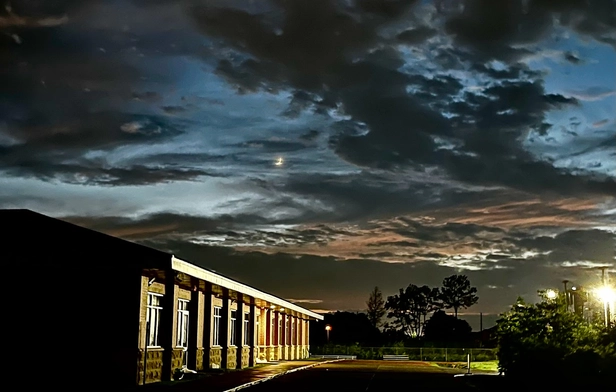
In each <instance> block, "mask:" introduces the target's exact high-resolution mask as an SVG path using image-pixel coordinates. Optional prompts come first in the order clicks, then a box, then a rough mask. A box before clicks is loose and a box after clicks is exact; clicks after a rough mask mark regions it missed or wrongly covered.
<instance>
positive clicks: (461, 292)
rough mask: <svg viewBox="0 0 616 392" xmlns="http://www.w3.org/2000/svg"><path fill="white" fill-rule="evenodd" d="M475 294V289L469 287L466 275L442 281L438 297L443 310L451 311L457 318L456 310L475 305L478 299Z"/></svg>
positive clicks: (453, 276)
mask: <svg viewBox="0 0 616 392" xmlns="http://www.w3.org/2000/svg"><path fill="white" fill-rule="evenodd" d="M475 293H477V288H475V287H471V282H470V281H469V280H468V277H467V276H466V275H451V276H450V277H448V278H445V279H443V287H441V290H440V295H439V297H440V299H441V301H442V302H443V306H444V307H445V309H453V311H454V315H455V317H456V318H458V309H466V308H469V307H471V306H473V305H474V304H476V303H477V301H478V300H479V297H477V296H476V295H475Z"/></svg>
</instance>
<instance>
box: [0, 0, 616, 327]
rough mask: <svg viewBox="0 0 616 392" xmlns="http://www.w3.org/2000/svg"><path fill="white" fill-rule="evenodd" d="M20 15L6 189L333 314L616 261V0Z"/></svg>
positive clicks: (2, 178) (2, 201)
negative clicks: (375, 300)
mask: <svg viewBox="0 0 616 392" xmlns="http://www.w3.org/2000/svg"><path fill="white" fill-rule="evenodd" d="M0 33H2V34H0V172H1V175H0V208H28V209H32V210H34V211H37V212H41V213H44V214H47V215H51V216H54V217H59V218H62V219H66V220H69V221H71V222H74V223H77V224H80V225H84V226H86V227H90V228H93V229H96V230H100V231H103V232H106V233H109V234H112V235H117V236H120V237H122V238H126V239H129V240H132V241H137V242H140V243H143V244H146V245H149V246H153V247H155V248H158V249H162V250H168V251H171V252H173V253H174V254H175V255H176V256H177V257H179V258H182V259H185V260H188V261H192V262H195V263H197V264H201V265H204V266H207V267H209V268H211V269H214V270H216V271H217V272H219V273H222V274H224V275H227V276H230V277H232V278H236V279H239V280H240V281H243V282H245V283H248V284H251V285H254V286H256V287H259V288H261V289H263V290H265V291H269V292H271V293H273V294H276V295H279V296H282V297H285V298H288V299H291V300H293V301H295V302H297V303H298V304H300V305H302V306H305V307H308V308H311V309H315V310H361V309H363V308H365V301H366V299H367V297H368V294H369V292H370V290H371V289H372V288H373V287H374V286H375V285H378V286H379V287H380V288H381V289H382V290H383V292H384V294H385V295H391V294H393V293H394V292H396V291H397V289H399V288H401V287H406V286H407V285H408V284H409V283H414V284H417V285H423V284H428V285H432V286H436V285H439V284H440V282H441V281H442V279H443V278H444V277H446V276H449V275H452V274H457V273H460V274H466V275H468V276H469V278H470V280H471V283H472V284H473V285H475V286H477V288H478V291H479V292H478V294H479V297H480V301H479V303H478V304H477V305H475V306H474V307H472V308H471V309H469V310H467V311H466V313H468V314H469V315H470V314H474V313H478V312H483V313H484V314H488V315H489V314H492V315H494V314H498V313H500V312H502V311H504V310H506V309H507V307H508V305H509V304H511V303H512V302H514V301H515V299H516V298H517V297H518V295H521V296H523V297H524V298H526V299H528V300H531V301H532V300H534V299H535V298H536V291H537V290H538V289H544V288H548V287H555V288H560V287H561V286H562V283H561V281H562V280H563V279H569V280H571V281H572V282H575V284H578V285H592V284H595V283H597V282H598V276H599V275H598V272H597V270H596V269H593V268H592V267H596V266H601V265H607V266H611V269H612V272H616V271H615V270H616V115H615V113H616V71H615V69H616V2H615V1H613V0H596V1H595V0H588V1H576V0H558V1H557V0H535V1H533V0H527V1H513V0H512V1H494V0H482V1H474V0H469V1H464V0H450V1H434V2H430V1H401V0H400V1H396V0H356V1H352V0H347V1H345V0H340V1H334V0H328V1H324V0H289V1H283V0H271V1H266V0H253V1H250V0H241V1H232V0H211V1H199V0H132V1H131V0H125V1H111V0H108V1H94V0H57V1H52V0H48V1H45V0H38V1H37V0H21V1H8V2H3V5H2V9H1V10H0ZM32 240H33V241H36V239H32ZM4 246H7V245H6V244H5V245H4ZM67 251H70V249H67ZM87 262H88V261H87V260H84V263H87ZM476 325H477V324H474V326H475V327H476Z"/></svg>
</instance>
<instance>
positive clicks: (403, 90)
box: [193, 1, 615, 193]
mask: <svg viewBox="0 0 616 392" xmlns="http://www.w3.org/2000/svg"><path fill="white" fill-rule="evenodd" d="M385 3H386V2H370V3H365V4H364V3H361V4H358V6H357V7H356V8H353V7H352V6H345V7H342V6H340V7H339V6H337V4H336V2H326V1H323V2H305V1H292V2H291V1H290V2H285V1H280V2H274V4H275V5H276V7H278V11H279V13H277V14H276V15H278V19H277V21H276V22H275V23H274V22H267V23H266V22H265V19H264V17H263V16H262V15H260V14H253V13H250V12H247V11H243V10H240V9H238V8H227V9H225V8H222V7H224V6H223V5H220V4H219V5H218V6H217V7H197V8H196V10H195V11H194V12H193V15H194V17H195V20H196V22H197V23H198V25H199V26H200V28H201V29H202V31H203V32H204V33H205V34H207V35H208V36H214V37H221V38H224V39H225V42H226V43H227V44H228V45H230V46H232V47H233V48H234V49H235V50H236V51H237V52H238V53H243V54H244V56H248V58H247V59H245V60H241V61H235V64H234V63H233V61H232V60H229V59H223V60H221V62H220V64H219V72H223V73H224V75H225V76H226V77H227V79H228V80H229V82H230V83H232V84H233V85H235V86H239V88H240V89H243V90H242V91H257V90H264V91H278V90H279V89H280V88H281V87H282V86H287V87H291V88H293V89H294V90H295V93H294V96H293V99H292V101H291V104H290V106H289V108H288V110H287V111H286V113H285V114H286V115H288V116H297V115H298V114H299V113H301V112H302V111H304V110H310V107H311V105H312V103H314V102H315V101H318V100H319V98H316V99H315V97H320V98H321V99H322V100H324V101H326V102H336V103H338V104H328V106H329V107H331V108H335V107H339V108H340V110H341V111H342V113H343V114H345V115H348V116H349V117H350V118H351V119H350V120H345V121H344V123H345V124H353V123H354V124H356V125H355V127H356V129H357V131H356V132H354V134H353V133H351V134H347V133H345V132H343V133H340V132H338V131H337V130H336V129H335V128H333V129H332V132H331V134H330V147H331V148H332V149H333V150H334V151H335V152H336V153H337V154H338V155H339V156H340V157H342V158H343V159H345V160H346V161H348V162H350V163H353V164H355V165H358V166H361V167H366V168H379V169H387V170H390V169H398V168H400V167H401V166H409V165H410V166H412V167H415V168H420V167H422V166H423V165H437V166H441V167H444V168H445V169H446V170H447V171H448V172H449V174H450V175H452V176H453V177H454V178H456V179H458V180H462V181H468V182H471V183H474V182H477V183H479V184H485V185H499V184H503V185H506V186H510V187H514V188H519V189H524V190H532V191H533V192H542V191H544V190H559V191H560V190H567V191H569V192H574V191H577V190H579V191H580V192H584V191H585V189H587V190H588V191H590V192H599V193H610V192H612V191H613V190H614V186H615V185H614V182H613V181H612V180H611V179H608V180H602V179H592V178H591V179H588V178H582V177H579V176H572V175H569V174H568V173H566V172H564V171H563V170H560V169H555V168H554V167H553V166H552V165H551V164H550V163H549V162H542V161H537V159H536V158H535V157H533V156H531V155H530V154H528V153H526V152H525V149H524V148H523V146H522V144H521V140H523V136H524V135H525V134H526V133H527V132H528V131H529V130H537V131H538V132H541V130H544V131H543V132H545V124H546V122H545V119H546V114H547V113H548V112H549V111H551V110H555V109H561V108H565V107H567V106H572V105H576V104H577V101H576V100H575V99H574V98H568V97H566V96H562V95H558V94H547V93H546V92H545V89H544V87H543V84H542V81H541V77H542V74H541V73H540V72H537V71H531V70H529V69H528V68H527V67H525V66H524V65H522V64H520V63H517V62H516V61H517V59H519V58H521V56H524V55H528V54H530V53H531V52H530V49H522V48H520V47H518V48H517V49H514V48H513V47H512V46H514V45H518V44H532V43H536V42H537V41H538V40H539V39H541V38H543V37H544V36H545V35H546V34H547V33H548V32H549V31H550V29H551V26H552V25H551V21H552V20H553V18H554V17H557V18H560V20H561V23H563V24H565V25H570V26H574V27H576V28H579V27H580V26H582V25H583V24H584V22H583V21H584V20H587V19H588V18H591V17H594V15H595V11H594V9H591V7H586V6H584V5H583V4H577V3H575V2H571V3H570V4H566V5H563V6H559V5H557V4H555V3H551V2H530V3H529V5H528V6H524V5H523V4H522V2H497V3H498V4H497V3H495V2H489V1H488V2H485V1H483V2H482V1H468V2H464V7H461V8H456V7H453V8H448V7H444V8H443V7H441V8H440V9H441V10H442V12H441V14H440V17H441V18H445V20H446V31H447V32H448V33H449V34H450V35H451V37H453V38H454V40H455V41H456V42H457V43H458V47H457V48H459V49H456V50H452V49H449V48H447V47H442V48H441V47H436V48H435V49H434V51H433V52H435V53H437V55H436V57H438V55H445V54H447V55H449V56H452V57H453V59H455V61H457V62H458V63H459V64H468V65H469V66H470V67H471V68H472V69H474V70H477V71H479V72H481V73H482V74H485V75H486V76H489V77H491V78H493V79H494V81H493V83H491V84H489V85H487V86H485V88H483V89H481V90H482V91H480V92H478V93H472V92H469V91H466V90H464V88H463V87H464V86H463V83H462V82H463V81H462V80H458V79H457V78H456V77H454V76H452V75H450V74H447V73H446V70H443V71H442V73H441V74H439V73H436V74H435V75H425V74H424V75H420V74H410V73H407V72H402V71H400V67H402V66H403V65H404V64H405V61H404V60H403V58H402V56H401V54H400V53H399V52H398V51H397V50H395V48H394V47H393V46H392V45H391V43H390V42H389V41H388V40H387V39H386V38H383V37H382V36H381V35H380V33H379V29H380V28H381V27H382V26H386V25H387V24H388V23H390V22H393V21H396V20H397V18H398V17H399V16H400V15H401V14H402V13H404V12H406V11H408V10H410V9H412V8H411V7H412V6H413V4H410V3H409V4H403V2H391V3H387V4H388V5H385ZM600 3H601V2H600ZM367 4H370V5H367ZM601 4H603V3H601ZM601 4H599V5H601ZM390 5H391V8H390ZM382 7H384V8H382ZM461 9H462V11H461V12H460V10H461ZM575 13H579V14H580V15H579V16H577V17H576V18H573V15H574V14H575ZM308 21H310V23H308ZM599 21H600V23H599V24H600V25H602V26H603V27H601V28H598V29H597V31H595V33H596V34H595V33H593V35H592V36H593V37H595V38H598V39H599V38H601V37H603V36H604V34H603V33H601V34H599V30H601V31H603V32H606V31H608V30H609V28H610V26H611V25H610V24H609V23H608V21H609V19H606V18H605V17H604V16H600V17H599ZM433 29H434V28H433V27H428V26H425V25H418V26H416V27H411V28H410V29H406V30H404V31H401V32H399V33H398V35H397V36H396V40H397V41H399V40H404V39H407V40H409V39H410V40H412V41H413V44H414V45H422V44H423V42H425V40H426V39H428V38H429V37H430V36H431V35H432V34H433ZM587 32H588V31H587ZM597 34H599V35H601V37H599V35H597ZM602 34H603V35H602ZM492 58H499V59H501V60H505V61H510V62H511V63H509V64H506V66H505V67H504V68H502V67H501V68H499V69H495V68H492V67H491V66H489V65H487V61H488V60H490V59H492ZM453 59H452V60H451V61H453ZM451 61H449V62H451ZM409 88H411V89H412V92H411V93H409V92H408V90H407V89H409ZM453 97H459V98H457V99H454V98H453ZM447 112H448V113H450V116H448V117H445V116H444V115H443V113H447ZM346 128H347V129H349V127H348V126H346ZM350 128H353V126H351V127H350ZM435 137H446V138H452V139H453V140H454V141H456V142H457V143H458V144H459V145H461V148H460V149H458V150H455V151H443V150H442V149H441V150H439V148H438V145H437V144H436V143H435V141H434V140H435V139H434V138H435ZM587 182H588V184H587Z"/></svg>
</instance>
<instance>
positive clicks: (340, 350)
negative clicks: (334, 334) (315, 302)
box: [310, 345, 498, 362]
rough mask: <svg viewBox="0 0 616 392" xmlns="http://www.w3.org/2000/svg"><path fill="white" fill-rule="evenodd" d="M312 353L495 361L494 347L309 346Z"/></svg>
mask: <svg viewBox="0 0 616 392" xmlns="http://www.w3.org/2000/svg"><path fill="white" fill-rule="evenodd" d="M310 354H313V355H355V356H357V359H381V358H383V355H408V356H409V359H410V360H412V361H431V362H466V359H467V355H468V354H470V355H471V361H472V362H484V361H496V360H497V359H498V358H497V356H496V349H491V348H433V347H360V346H336V345H328V346H316V347H315V346H311V347H310Z"/></svg>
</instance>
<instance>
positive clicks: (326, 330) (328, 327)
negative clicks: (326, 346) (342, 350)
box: [325, 324, 332, 343]
mask: <svg viewBox="0 0 616 392" xmlns="http://www.w3.org/2000/svg"><path fill="white" fill-rule="evenodd" d="M331 330H332V326H331V325H329V324H327V325H326V326H325V332H327V343H329V331H331Z"/></svg>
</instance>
